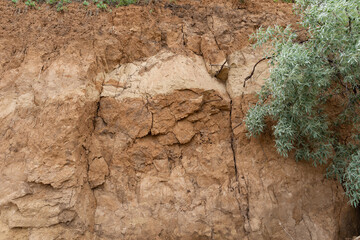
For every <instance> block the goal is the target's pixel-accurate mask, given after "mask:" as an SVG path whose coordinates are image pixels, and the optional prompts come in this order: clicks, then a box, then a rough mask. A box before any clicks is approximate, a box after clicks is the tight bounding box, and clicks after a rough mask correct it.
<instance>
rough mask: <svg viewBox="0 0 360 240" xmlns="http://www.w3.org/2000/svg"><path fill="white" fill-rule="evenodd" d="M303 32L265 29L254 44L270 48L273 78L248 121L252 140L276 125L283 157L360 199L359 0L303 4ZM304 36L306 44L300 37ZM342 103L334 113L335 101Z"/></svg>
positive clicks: (300, 0) (306, 0)
mask: <svg viewBox="0 0 360 240" xmlns="http://www.w3.org/2000/svg"><path fill="white" fill-rule="evenodd" d="M295 11H296V13H297V14H298V15H299V16H300V17H301V21H300V24H301V26H302V30H297V31H295V30H293V29H292V28H291V27H287V28H285V29H283V28H280V27H272V28H268V29H262V28H260V29H259V30H258V31H257V33H256V34H255V38H256V39H257V43H256V44H255V45H264V43H267V44H265V45H264V46H268V48H267V51H265V54H266V56H265V57H268V58H270V61H269V64H270V67H271V74H270V77H269V79H267V81H266V83H265V85H264V86H263V87H262V89H261V91H260V93H259V101H258V103H257V104H256V106H253V107H252V108H251V109H250V110H249V112H248V114H247V117H246V119H245V123H246V125H247V128H248V130H249V134H250V136H251V135H258V134H261V133H262V132H263V130H264V128H265V119H271V120H273V121H274V123H275V124H274V126H273V133H274V137H275V141H276V147H277V150H278V152H279V153H280V154H281V155H283V156H288V153H289V152H290V151H294V152H295V156H296V160H307V161H311V162H312V163H313V165H315V166H317V165H321V164H326V163H327V164H329V167H328V171H327V176H328V177H336V178H337V179H338V180H339V181H340V182H341V184H342V185H343V187H344V189H345V191H346V194H347V196H348V197H349V199H350V203H351V204H352V205H353V206H355V207H356V206H358V205H359V201H360V124H359V123H360V1H359V0H297V2H296V7H295ZM299 32H302V33H304V32H306V36H307V38H306V40H303V41H300V40H298V39H297V34H298V33H299ZM331 102H332V103H334V102H336V103H338V104H340V105H339V106H338V108H337V109H332V111H329V105H330V103H331Z"/></svg>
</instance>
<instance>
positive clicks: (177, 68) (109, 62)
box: [0, 0, 359, 240]
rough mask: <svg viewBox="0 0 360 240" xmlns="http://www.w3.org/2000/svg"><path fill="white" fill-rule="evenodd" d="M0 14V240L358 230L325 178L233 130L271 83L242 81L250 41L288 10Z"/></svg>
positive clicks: (269, 5)
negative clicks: (250, 36)
mask: <svg viewBox="0 0 360 240" xmlns="http://www.w3.org/2000/svg"><path fill="white" fill-rule="evenodd" d="M0 11H1V13H2V16H3V17H2V18H1V19H0V21H1V27H2V28H0V33H1V34H0V36H1V37H0V42H1V45H0V49H1V50H0V78H1V81H0V89H1V90H0V104H1V105H0V106H1V108H0V122H1V124H0V134H1V144H0V239H32V240H34V239H249V240H250V239H254V240H255V239H256V240H257V239H344V238H345V237H351V236H353V235H356V234H357V233H358V225H359V224H358V222H359V219H358V215H357V212H356V211H355V210H354V209H352V208H350V207H349V206H347V199H345V198H344V195H343V190H342V188H341V186H340V185H339V184H338V183H337V182H336V181H333V180H329V179H326V178H324V169H322V168H313V167H312V166H310V165H309V164H308V163H296V162H295V161H294V160H293V159H291V158H290V159H284V158H281V157H279V156H278V155H277V153H276V150H275V149H274V142H273V138H272V136H271V132H270V131H269V132H268V133H267V134H266V135H265V136H263V137H261V138H259V139H248V138H247V137H246V128H245V126H244V124H242V121H243V118H244V116H245V114H246V111H247V109H248V105H249V103H252V102H255V101H256V97H255V91H257V90H258V89H259V88H260V86H261V84H262V82H263V79H264V78H266V76H267V75H268V68H267V65H266V63H265V62H264V63H262V64H259V65H258V67H257V70H256V72H255V74H254V76H253V78H252V79H251V80H250V81H248V82H247V85H246V87H245V88H244V87H243V86H242V84H243V80H244V78H245V77H246V76H247V75H248V74H249V73H250V72H251V70H252V67H253V65H254V64H255V63H256V62H257V61H258V60H259V59H260V58H261V53H260V51H257V52H254V51H253V50H251V49H250V48H249V47H248V46H247V45H248V41H247V39H248V34H250V33H251V32H253V31H254V29H256V28H257V27H259V26H260V25H265V26H266V25H270V24H274V23H277V24H280V25H284V24H287V23H290V22H293V21H294V19H293V17H292V15H291V14H290V13H291V7H290V6H289V5H287V4H280V3H276V4H275V3H273V2H272V1H265V0H264V1H253V2H252V1H248V3H247V4H246V5H238V4H237V3H236V2H230V1H229V2H224V1H210V2H206V1H201V2H200V1H196V2H193V1H179V2H176V4H174V3H172V4H170V3H167V2H164V3H161V2H160V3H156V4H155V5H148V6H130V7H126V8H120V9H117V10H114V11H113V12H112V13H102V12H97V10H96V9H88V10H85V9H83V8H82V7H81V6H79V5H77V4H71V5H69V9H68V12H66V13H64V14H59V13H56V12H55V11H54V10H53V9H47V8H46V7H42V8H41V9H40V10H36V11H35V10H29V9H26V8H25V7H24V6H22V5H20V6H18V7H13V6H12V5H11V3H10V2H6V1H2V2H1V3H0ZM215 76H216V77H217V78H216V77H215Z"/></svg>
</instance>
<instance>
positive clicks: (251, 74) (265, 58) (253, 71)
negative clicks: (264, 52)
mask: <svg viewBox="0 0 360 240" xmlns="http://www.w3.org/2000/svg"><path fill="white" fill-rule="evenodd" d="M270 58H272V57H264V58H262V59H260V60H259V61H258V62H257V63H255V65H254V67H253V69H252V72H251V73H250V75H249V76H247V77H246V78H245V80H244V85H243V87H245V85H246V81H247V80H249V79H250V78H251V77H252V76H253V75H254V73H255V69H256V66H257V65H258V64H259V63H261V62H262V61H265V60H267V59H270Z"/></svg>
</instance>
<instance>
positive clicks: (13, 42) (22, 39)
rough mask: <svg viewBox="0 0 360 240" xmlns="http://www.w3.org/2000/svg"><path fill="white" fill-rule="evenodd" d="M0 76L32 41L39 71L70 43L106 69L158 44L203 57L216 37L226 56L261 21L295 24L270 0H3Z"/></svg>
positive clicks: (243, 43)
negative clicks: (120, 1)
mask: <svg viewBox="0 0 360 240" xmlns="http://www.w3.org/2000/svg"><path fill="white" fill-rule="evenodd" d="M0 13H1V18H0V25H1V28H0V36H1V37H0V77H1V76H3V74H4V73H5V72H6V71H9V70H11V69H16V68H17V67H19V66H20V65H21V63H22V61H23V59H24V56H25V55H26V53H27V50H28V49H29V48H30V47H31V48H34V49H35V50H36V51H37V52H38V53H39V54H40V55H41V58H42V60H43V64H44V69H43V70H45V69H46V68H47V66H49V65H51V63H52V62H53V61H54V59H56V58H57V57H58V56H59V54H60V53H61V52H62V51H63V50H64V49H66V48H67V46H69V44H70V43H74V42H76V43H78V44H77V45H78V46H79V48H82V49H84V51H93V52H95V54H96V56H98V58H99V61H100V62H102V63H103V65H104V66H105V68H107V69H105V70H107V71H109V70H111V69H112V68H113V67H114V66H115V65H117V64H120V63H125V62H132V61H134V60H137V59H141V58H144V57H149V56H151V55H154V54H156V53H157V52H159V50H160V49H162V48H170V49H171V50H172V51H174V52H187V51H190V52H194V53H195V54H198V55H203V52H202V48H201V45H202V39H203V38H204V36H207V39H209V38H210V39H211V40H214V41H212V42H214V44H215V46H212V45H210V47H214V48H216V49H217V50H220V51H221V52H223V53H224V54H225V55H228V54H229V53H231V52H233V51H235V50H239V49H241V48H243V47H244V46H247V45H248V44H249V42H248V39H249V35H250V34H252V33H253V32H254V31H255V30H256V29H257V28H258V27H260V26H265V27H266V26H269V25H273V24H278V25H283V26H285V25H287V24H289V23H294V22H295V20H296V19H295V17H294V16H293V15H292V5H291V4H287V3H274V2H273V0H260V1H255V0H247V1H246V3H245V4H240V3H238V2H237V0H236V1H227V0H216V1H213V0H212V1H209V0H201V1H190V0H179V1H176V2H169V1H157V2H155V3H151V4H148V5H143V6H136V5H131V6H126V7H119V8H113V9H112V11H111V12H109V11H101V10H99V9H97V8H96V7H95V6H90V7H85V6H84V5H82V4H81V3H71V4H68V5H67V9H66V11H65V12H57V11H56V9H55V8H54V7H51V6H49V5H47V4H42V5H40V9H33V8H28V7H27V6H26V5H25V4H24V3H19V4H17V5H14V4H13V3H12V2H11V1H1V2H0Z"/></svg>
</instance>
